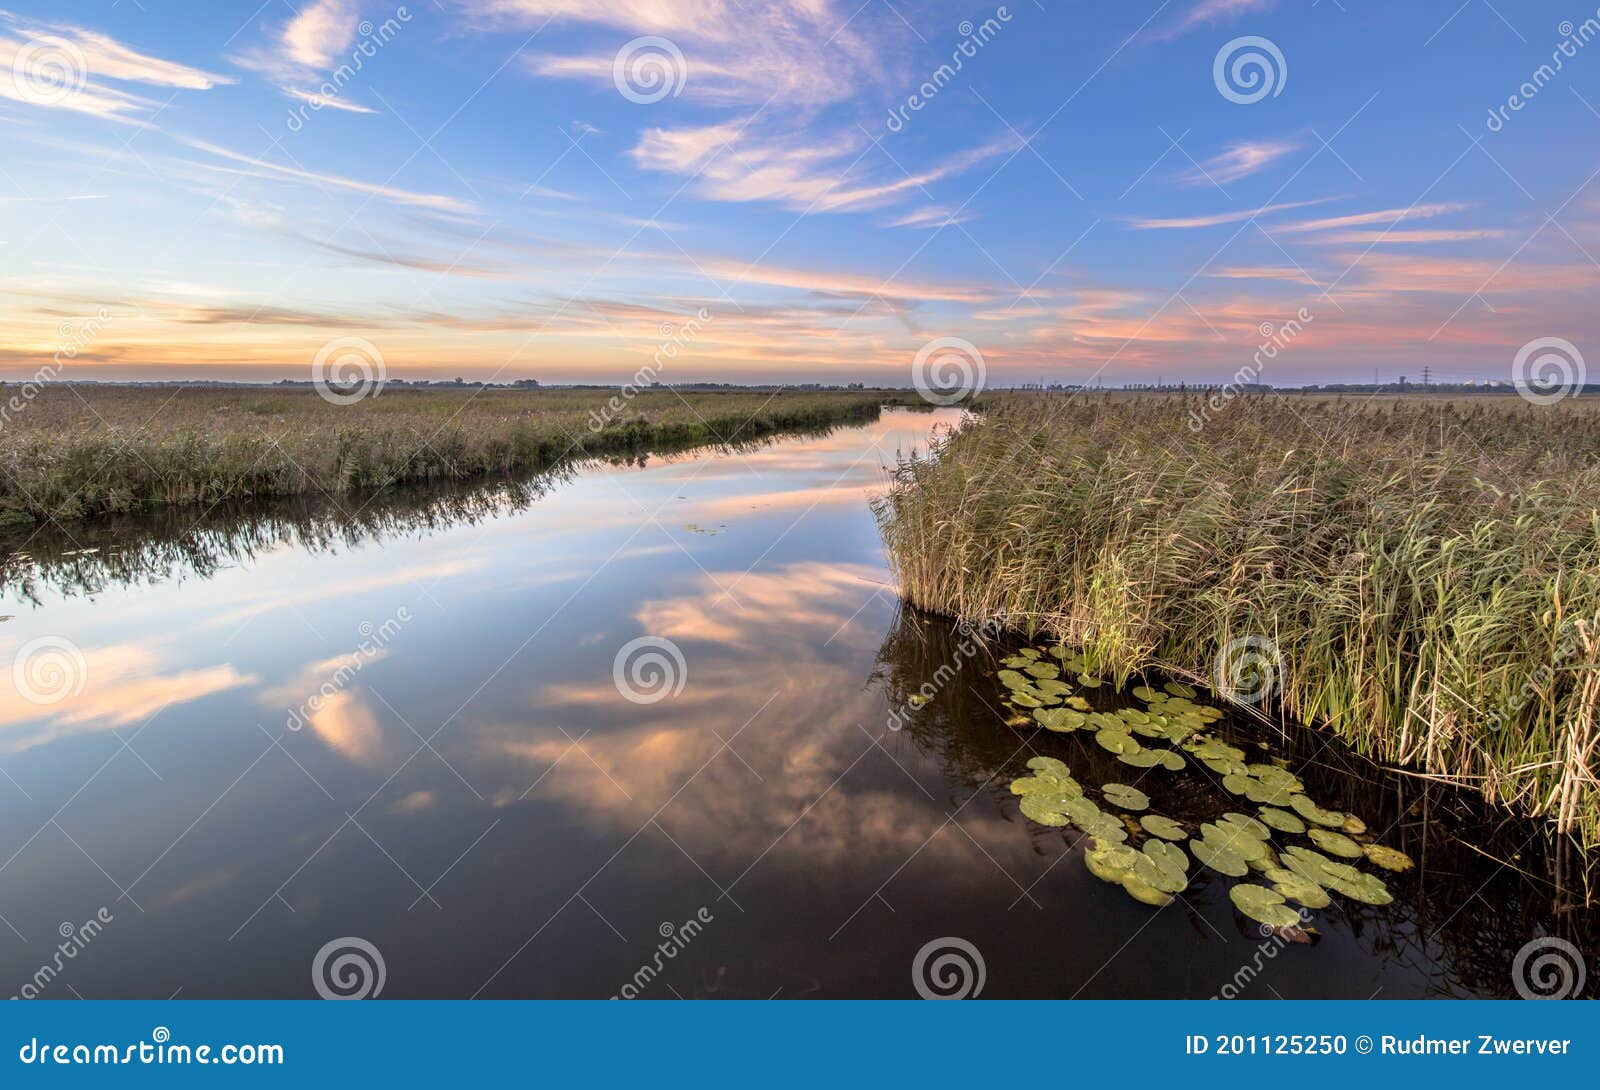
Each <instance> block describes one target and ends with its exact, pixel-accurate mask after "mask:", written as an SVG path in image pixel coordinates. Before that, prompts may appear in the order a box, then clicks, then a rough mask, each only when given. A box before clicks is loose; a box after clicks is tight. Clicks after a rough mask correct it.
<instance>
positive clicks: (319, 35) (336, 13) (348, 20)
mask: <svg viewBox="0 0 1600 1090" xmlns="http://www.w3.org/2000/svg"><path fill="white" fill-rule="evenodd" d="M355 36H356V6H355V4H354V3H352V2H351V0H314V2H313V3H310V4H307V5H306V6H305V7H303V8H301V9H300V13H299V14H298V15H296V16H295V17H294V18H293V19H291V20H289V22H288V24H287V25H286V26H285V27H284V28H283V33H282V35H281V39H282V42H283V46H284V49H285V51H286V52H287V54H288V57H289V59H290V60H292V61H293V62H294V63H296V64H299V65H303V66H305V67H307V68H326V67H327V66H328V65H329V64H330V63H331V62H332V61H333V58H334V57H335V56H337V55H338V54H339V53H341V52H343V51H344V50H346V49H348V48H350V43H351V42H353V41H354V40H355Z"/></svg>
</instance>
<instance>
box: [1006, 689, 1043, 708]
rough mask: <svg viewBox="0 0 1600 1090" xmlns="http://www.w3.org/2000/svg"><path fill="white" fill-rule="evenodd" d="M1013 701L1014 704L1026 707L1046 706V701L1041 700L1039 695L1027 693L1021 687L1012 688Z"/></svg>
mask: <svg viewBox="0 0 1600 1090" xmlns="http://www.w3.org/2000/svg"><path fill="white" fill-rule="evenodd" d="M1011 702H1012V703H1013V704H1017V705H1020V706H1021V707H1024V708H1042V707H1044V701H1043V700H1040V699H1039V698H1038V697H1036V696H1034V695H1032V694H1031V693H1025V692H1023V691H1022V690H1021V689H1012V690H1011Z"/></svg>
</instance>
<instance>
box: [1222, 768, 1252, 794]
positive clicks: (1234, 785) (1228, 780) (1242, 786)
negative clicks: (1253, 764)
mask: <svg viewBox="0 0 1600 1090" xmlns="http://www.w3.org/2000/svg"><path fill="white" fill-rule="evenodd" d="M1255 782H1256V781H1255V780H1252V779H1251V778H1250V777H1249V776H1246V775H1245V774H1244V773H1242V772H1234V773H1231V774H1229V775H1227V776H1224V777H1222V789H1223V790H1224V791H1226V792H1228V793H1229V794H1230V795H1243V794H1245V793H1246V792H1248V791H1249V790H1250V788H1251V787H1252V786H1254V785H1255Z"/></svg>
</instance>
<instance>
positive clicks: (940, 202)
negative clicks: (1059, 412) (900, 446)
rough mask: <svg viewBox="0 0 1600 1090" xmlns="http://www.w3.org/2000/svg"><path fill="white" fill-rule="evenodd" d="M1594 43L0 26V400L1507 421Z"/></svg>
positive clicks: (1584, 219)
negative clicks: (1139, 408) (671, 385)
mask: <svg viewBox="0 0 1600 1090" xmlns="http://www.w3.org/2000/svg"><path fill="white" fill-rule="evenodd" d="M1587 2H1588V3H1589V6H1588V7H1585V6H1584V4H1583V3H1570V4H1569V3H1547V2H1543V0H1519V2H1518V3H1514V4H1513V3H1511V2H1510V0H1494V2H1493V3H1491V2H1490V0H1464V2H1463V0H1439V2H1431V0H1423V2H1415V3H1406V4H1395V3H1391V2H1380V0H1126V2H1116V3H1102V2H1088V0H1084V2H1078V3H1062V2H1059V0H1037V2H1036V0H1016V2H1014V3H1008V4H1005V5H999V6H996V5H991V4H988V3H987V2H980V3H966V4H960V3H943V2H932V3H913V2H911V0H864V2H863V0H414V2H410V3H407V4H405V5H394V4H391V3H389V2H388V0H266V2H264V3H263V2H261V0H245V2H243V3H237V4H235V3H228V2H225V0H217V2H211V3H206V4H203V5H202V4H194V3H175V2H174V3H165V2H161V0H81V2H80V0H60V2H53V3H49V4H34V5H19V4H17V2H16V0H0V142H3V149H4V150H3V151H0V378H5V379H9V380H16V379H23V378H27V377H32V376H39V377H43V378H47V379H74V378H77V379H119V378H120V379H134V378H138V379H149V378H179V379H205V378H220V379H250V380H261V381H275V380H277V379H282V378H291V379H309V378H311V377H312V372H313V370H314V369H315V368H316V367H317V366H318V362H317V361H318V359H319V354H320V357H321V358H322V359H324V360H326V359H327V358H328V353H329V351H330V350H332V351H334V352H342V351H345V350H347V349H348V348H349V346H351V345H355V346H358V349H359V351H360V352H362V353H366V354H368V355H371V356H374V357H376V359H377V360H379V361H380V362H381V366H382V368H383V369H384V371H385V372H386V373H387V375H388V376H389V377H390V378H391V379H392V378H413V379H415V378H452V377H456V376H461V377H465V378H468V379H471V380H480V379H481V380H493V381H512V380H515V379H522V378H534V379H538V380H540V381H541V382H598V383H607V384H609V383H622V382H627V381H630V380H632V379H638V378H641V377H642V378H645V379H647V380H650V381H662V382H691V381H707V380H709V381H726V382H826V383H834V382H855V381H861V382H867V383H875V384H883V385H892V386H903V385H909V384H910V383H911V381H912V378H913V374H914V371H915V369H916V368H917V367H919V366H926V363H927V360H928V358H929V356H928V353H929V351H930V346H932V348H931V350H932V351H934V353H935V358H937V356H938V354H939V353H942V352H945V351H947V350H950V346H955V349H954V350H956V351H959V352H960V353H964V354H967V355H969V356H973V357H975V358H981V361H982V367H983V368H984V370H985V372H986V374H987V382H988V383H989V384H990V385H991V386H994V385H1007V384H1012V383H1020V382H1040V381H1044V382H1065V383H1076V382H1103V383H1105V384H1107V385H1120V384H1125V383H1147V382H1151V383H1153V382H1158V381H1164V382H1168V383H1171V382H1177V381H1185V382H1226V381H1233V380H1239V379H1247V380H1260V381H1266V382H1269V383H1275V384H1280V385H1282V384H1300V383H1307V382H1327V381H1355V382H1367V381H1371V380H1372V379H1373V378H1374V377H1379V378H1382V379H1383V380H1385V381H1394V380H1396V379H1398V378H1399V377H1400V376H1402V375H1406V376H1409V377H1410V378H1411V380H1412V381H1419V380H1420V379H1421V377H1422V375H1423V368H1424V367H1426V368H1428V369H1429V374H1430V375H1431V376H1432V378H1433V379H1434V380H1436V381H1439V380H1477V381H1486V380H1501V381H1508V380H1510V379H1511V378H1512V376H1513V370H1514V367H1515V366H1516V364H1515V362H1514V361H1515V359H1516V357H1517V354H1518V352H1519V350H1520V349H1522V348H1523V346H1525V345H1528V344H1530V343H1531V342H1535V341H1538V340H1540V339H1543V338H1559V339H1560V340H1561V341H1564V342H1570V344H1569V347H1570V348H1571V349H1572V351H1573V352H1576V353H1581V352H1583V351H1585V350H1587V351H1590V352H1592V353H1596V354H1597V355H1600V308H1597V307H1596V306H1595V305H1594V302H1595V300H1596V298H1597V296H1596V292H1597V289H1600V260H1597V256H1596V255H1600V187H1597V186H1596V176H1597V173H1600V153H1597V149H1600V13H1597V11H1596V7H1595V4H1594V2H1593V0H1587ZM1265 346H1270V351H1266V352H1264V351H1263V349H1264V347H1265ZM919 353H920V354H921V358H920V361H919ZM1269 357H1270V358H1269Z"/></svg>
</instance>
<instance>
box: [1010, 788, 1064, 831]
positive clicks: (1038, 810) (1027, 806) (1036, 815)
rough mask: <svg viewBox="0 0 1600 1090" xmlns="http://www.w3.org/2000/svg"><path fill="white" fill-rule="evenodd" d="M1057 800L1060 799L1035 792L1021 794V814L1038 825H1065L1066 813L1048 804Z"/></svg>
mask: <svg viewBox="0 0 1600 1090" xmlns="http://www.w3.org/2000/svg"><path fill="white" fill-rule="evenodd" d="M1059 801H1061V800H1059V799H1056V798H1049V797H1046V796H1044V795H1042V794H1040V793H1037V792H1034V793H1030V794H1027V795H1023V796H1022V802H1021V808H1022V816H1023V817H1025V818H1027V819H1028V820H1029V821H1034V822H1037V823H1039V824H1040V825H1050V826H1056V827H1059V826H1062V825H1066V824H1068V822H1067V815H1066V814H1063V813H1062V812H1061V811H1059V810H1056V809H1053V808H1052V806H1051V805H1050V804H1052V803H1056V802H1059Z"/></svg>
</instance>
